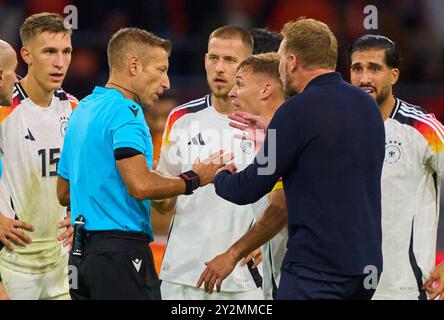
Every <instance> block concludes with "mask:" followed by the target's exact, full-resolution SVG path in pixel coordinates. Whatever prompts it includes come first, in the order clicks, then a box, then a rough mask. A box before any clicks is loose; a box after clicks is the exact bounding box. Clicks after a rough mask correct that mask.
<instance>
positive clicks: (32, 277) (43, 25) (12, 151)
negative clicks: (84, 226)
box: [0, 13, 77, 299]
mask: <svg viewBox="0 0 444 320" xmlns="http://www.w3.org/2000/svg"><path fill="white" fill-rule="evenodd" d="M20 37H21V40H22V44H23V47H22V48H21V56H22V58H23V60H24V61H25V63H26V64H27V65H28V73H27V75H26V76H25V77H24V78H23V79H22V80H21V81H20V82H19V83H17V84H16V85H15V87H14V89H15V90H14V95H13V101H12V104H10V105H6V106H2V107H1V108H0V148H1V150H2V153H3V159H2V165H3V173H2V176H1V179H0V212H1V213H2V214H3V215H5V216H7V217H8V218H11V219H17V220H20V221H26V222H28V223H29V224H30V225H32V226H33V232H32V233H31V234H28V236H29V237H30V238H31V239H32V242H31V243H30V244H28V245H27V246H26V247H22V246H16V245H14V246H13V251H14V252H9V251H8V250H6V248H3V249H2V250H1V251H0V274H1V275H2V279H3V282H4V284H5V287H6V289H7V291H8V293H9V295H10V296H11V298H12V299H69V293H68V266H67V261H68V255H67V253H68V249H69V247H68V245H69V243H70V241H71V234H72V227H71V226H70V221H69V217H68V216H67V214H66V210H65V209H64V208H63V207H62V206H60V205H59V203H58V200H57V196H56V180H57V179H56V178H57V171H56V166H57V162H58V159H59V157H60V152H61V149H62V145H63V136H64V134H65V128H66V123H67V121H68V118H69V116H70V114H71V111H72V109H73V108H74V107H75V106H76V104H77V100H76V99H75V98H73V97H72V96H70V95H69V94H67V93H65V92H64V91H63V90H61V89H60V88H61V85H62V82H63V79H64V78H65V75H66V72H67V70H68V67H69V64H70V61H71V52H72V47H71V30H70V29H66V28H65V25H64V20H63V17H62V16H60V15H58V14H51V13H40V14H35V15H32V16H30V17H28V18H27V19H26V20H25V21H24V23H23V24H22V26H21V28H20ZM11 240H12V239H11Z"/></svg>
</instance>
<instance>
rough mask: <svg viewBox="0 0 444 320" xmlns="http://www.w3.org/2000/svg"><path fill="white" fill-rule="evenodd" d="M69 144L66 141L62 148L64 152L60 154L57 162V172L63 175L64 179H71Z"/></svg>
mask: <svg viewBox="0 0 444 320" xmlns="http://www.w3.org/2000/svg"><path fill="white" fill-rule="evenodd" d="M68 149H69V148H68V144H67V143H66V141H65V143H64V147H63V149H62V154H61V156H60V159H59V162H58V164H57V174H58V175H59V176H61V177H62V178H63V179H65V180H68V181H69V170H68V159H69V156H68V155H67V154H68Z"/></svg>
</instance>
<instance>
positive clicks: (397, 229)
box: [373, 99, 444, 299]
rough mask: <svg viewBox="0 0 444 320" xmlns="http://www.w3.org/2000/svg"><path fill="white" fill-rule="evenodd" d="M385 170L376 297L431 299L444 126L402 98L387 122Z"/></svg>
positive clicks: (443, 162) (442, 171) (443, 161)
mask: <svg viewBox="0 0 444 320" xmlns="http://www.w3.org/2000/svg"><path fill="white" fill-rule="evenodd" d="M385 129H386V153H385V162H384V166H383V171H382V181H381V184H382V252H383V272H382V275H381V278H380V281H379V285H378V287H377V290H376V293H375V295H374V297H373V298H374V299H425V298H426V297H427V296H426V292H425V291H424V290H422V285H423V283H424V282H425V280H426V279H427V277H428V276H429V274H430V272H431V271H432V270H433V268H434V265H435V254H436V241H437V228H438V219H439V199H440V188H441V177H442V176H443V173H444V127H443V125H442V124H441V123H440V122H439V121H438V120H437V119H436V118H435V117H434V116H433V115H432V114H428V113H427V112H426V111H425V110H423V109H422V108H420V107H418V106H414V105H411V104H409V103H407V102H405V101H402V100H400V99H396V105H395V108H394V110H393V112H392V114H391V116H390V118H389V119H387V120H386V121H385Z"/></svg>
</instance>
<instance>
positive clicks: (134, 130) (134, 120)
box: [111, 107, 150, 154]
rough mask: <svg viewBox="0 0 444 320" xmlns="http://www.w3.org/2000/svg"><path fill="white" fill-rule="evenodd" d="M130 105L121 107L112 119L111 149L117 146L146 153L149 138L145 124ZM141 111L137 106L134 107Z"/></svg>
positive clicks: (138, 111)
mask: <svg viewBox="0 0 444 320" xmlns="http://www.w3.org/2000/svg"><path fill="white" fill-rule="evenodd" d="M131 108H132V107H127V108H126V107H122V108H121V110H120V111H119V112H118V113H117V116H115V117H114V118H113V120H112V122H113V123H112V124H111V126H112V128H113V130H112V145H113V150H116V149H119V148H133V149H135V150H137V151H140V152H141V153H143V154H146V153H147V151H148V150H146V149H147V143H146V141H147V140H148V139H150V136H149V132H148V130H147V126H146V124H145V123H144V122H143V121H144V120H141V119H140V118H139V117H138V116H137V115H135V114H134V113H133V112H132V111H131ZM134 110H135V111H136V110H137V112H136V114H137V113H142V111H141V110H140V108H139V107H136V108H135V109H134Z"/></svg>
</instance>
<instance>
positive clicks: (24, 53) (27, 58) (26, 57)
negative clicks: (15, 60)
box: [20, 47, 32, 65]
mask: <svg viewBox="0 0 444 320" xmlns="http://www.w3.org/2000/svg"><path fill="white" fill-rule="evenodd" d="M20 55H21V56H22V59H23V61H25V63H26V64H27V65H31V64H32V57H31V52H30V51H29V49H28V48H27V47H22V48H21V49H20Z"/></svg>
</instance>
